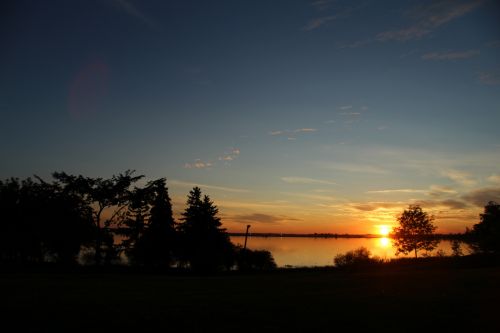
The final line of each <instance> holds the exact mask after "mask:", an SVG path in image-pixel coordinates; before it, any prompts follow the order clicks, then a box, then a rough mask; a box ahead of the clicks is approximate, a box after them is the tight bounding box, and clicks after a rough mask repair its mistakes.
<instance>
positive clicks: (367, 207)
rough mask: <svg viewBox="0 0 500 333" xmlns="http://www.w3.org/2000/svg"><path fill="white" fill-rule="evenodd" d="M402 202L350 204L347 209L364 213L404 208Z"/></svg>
mask: <svg viewBox="0 0 500 333" xmlns="http://www.w3.org/2000/svg"><path fill="white" fill-rule="evenodd" d="M404 205H405V203H403V202H364V203H352V204H349V207H352V208H354V209H356V210H361V211H365V212H370V211H374V210H378V209H394V208H400V207H404Z"/></svg>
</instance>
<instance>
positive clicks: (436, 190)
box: [428, 185, 457, 197]
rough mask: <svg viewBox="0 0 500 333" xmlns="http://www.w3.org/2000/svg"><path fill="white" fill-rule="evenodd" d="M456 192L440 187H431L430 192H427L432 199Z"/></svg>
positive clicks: (449, 188) (447, 187) (446, 187)
mask: <svg viewBox="0 0 500 333" xmlns="http://www.w3.org/2000/svg"><path fill="white" fill-rule="evenodd" d="M456 193H457V191H455V190H454V189H452V188H451V187H449V186H442V185H431V187H430V190H429V193H428V194H429V195H430V196H433V197H439V196H442V195H448V194H456Z"/></svg>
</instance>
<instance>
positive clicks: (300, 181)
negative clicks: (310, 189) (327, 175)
mask: <svg viewBox="0 0 500 333" xmlns="http://www.w3.org/2000/svg"><path fill="white" fill-rule="evenodd" d="M281 180H282V181H284V182H285V183H289V184H321V185H335V182H332V181H329V180H322V179H314V178H306V177H281Z"/></svg>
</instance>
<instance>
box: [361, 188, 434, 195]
mask: <svg viewBox="0 0 500 333" xmlns="http://www.w3.org/2000/svg"><path fill="white" fill-rule="evenodd" d="M427 192H428V190H418V189H412V188H401V189H390V190H374V191H366V193H378V194H392V193H427Z"/></svg>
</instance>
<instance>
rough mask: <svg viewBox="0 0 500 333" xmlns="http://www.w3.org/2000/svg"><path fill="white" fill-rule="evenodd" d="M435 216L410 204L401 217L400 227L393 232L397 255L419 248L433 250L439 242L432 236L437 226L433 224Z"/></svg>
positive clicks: (399, 219) (416, 250)
mask: <svg viewBox="0 0 500 333" xmlns="http://www.w3.org/2000/svg"><path fill="white" fill-rule="evenodd" d="M433 220H434V217H433V216H429V214H427V213H426V212H424V211H423V210H422V208H421V207H420V206H418V205H410V206H409V208H408V210H405V211H404V212H403V213H402V214H401V215H400V216H399V217H398V222H399V227H395V228H394V229H393V232H392V235H391V236H392V238H393V243H394V246H395V247H396V249H397V251H396V255H397V254H399V253H404V254H408V253H410V252H414V253H415V258H417V252H418V250H426V251H432V250H433V249H434V248H435V247H436V246H437V244H438V242H439V241H438V240H436V239H434V238H433V237H432V235H433V233H434V231H435V230H436V226H434V225H433V224H432V221H433Z"/></svg>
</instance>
